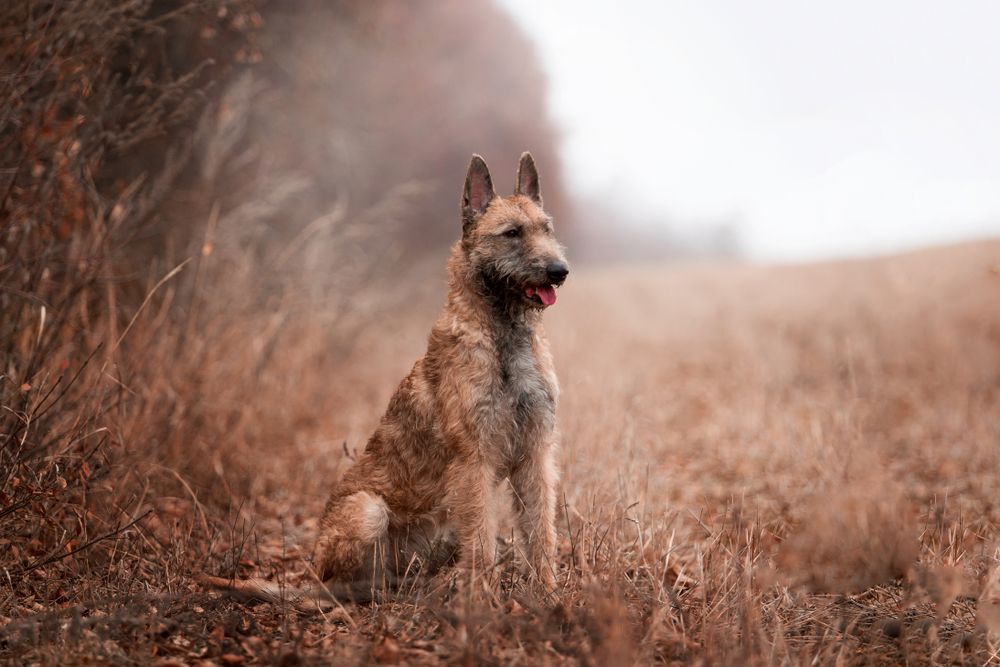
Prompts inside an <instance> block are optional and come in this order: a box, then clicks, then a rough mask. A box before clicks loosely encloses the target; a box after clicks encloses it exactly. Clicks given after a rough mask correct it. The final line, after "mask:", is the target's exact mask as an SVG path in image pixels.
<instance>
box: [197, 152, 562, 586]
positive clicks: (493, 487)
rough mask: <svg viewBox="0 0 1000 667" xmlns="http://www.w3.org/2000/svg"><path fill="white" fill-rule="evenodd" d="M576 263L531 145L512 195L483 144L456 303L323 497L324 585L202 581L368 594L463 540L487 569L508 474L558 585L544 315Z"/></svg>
mask: <svg viewBox="0 0 1000 667" xmlns="http://www.w3.org/2000/svg"><path fill="white" fill-rule="evenodd" d="M568 273H569V268H568V267H567V265H566V259H565V257H564V256H563V249H562V247H561V246H560V245H559V243H558V242H557V241H556V239H555V236H554V233H553V229H552V218H551V217H550V216H549V215H547V214H546V213H545V211H544V210H542V197H541V195H540V193H539V182H538V172H537V171H536V169H535V162H534V160H533V159H532V157H531V155H530V154H528V153H524V154H523V155H522V156H521V161H520V165H519V166H518V170H517V188H516V190H515V192H514V194H513V196H510V197H498V196H497V195H496V194H495V193H494V191H493V183H492V180H491V178H490V172H489V169H488V168H487V167H486V163H485V162H484V161H483V159H482V158H481V157H480V156H478V155H474V156H473V157H472V162H471V164H470V165H469V172H468V175H467V176H466V179H465V192H464V194H463V197H462V238H461V240H459V241H458V242H457V243H456V244H455V245H454V246H453V247H452V251H451V259H450V261H449V263H448V284H449V290H448V302H447V304H445V307H444V310H443V311H442V312H441V315H440V316H439V317H438V319H437V322H436V323H435V325H434V328H433V329H432V330H431V334H430V339H429V341H428V345H427V353H426V354H425V355H424V357H423V358H422V359H420V360H419V361H417V363H416V364H415V365H414V366H413V370H411V371H410V374H409V375H407V376H406V377H405V378H404V379H403V381H402V382H401V383H400V385H399V387H398V388H397V389H396V393H395V394H394V395H393V397H392V399H391V400H390V401H389V407H388V409H387V410H386V412H385V415H384V416H383V417H382V421H381V423H380V424H379V426H378V428H377V429H376V430H375V433H374V434H372V436H371V438H370V439H369V440H368V444H367V446H366V447H365V450H364V452H363V453H362V454H361V456H360V457H359V459H358V461H357V462H356V463H355V465H354V466H353V467H352V468H350V469H349V470H348V471H347V473H346V474H345V475H344V478H343V479H342V480H341V481H340V483H339V484H338V485H337V488H336V490H335V491H334V492H333V494H332V495H331V496H330V500H329V501H328V502H327V505H326V511H325V512H324V514H323V518H322V521H321V523H320V534H319V537H318V539H317V542H316V551H315V563H316V567H317V570H318V573H319V577H320V578H321V579H322V580H323V581H324V583H326V584H327V586H325V587H323V588H322V589H321V590H320V589H317V590H313V589H306V590H298V591H293V590H281V591H279V590H278V589H277V588H276V587H275V586H274V585H273V584H271V583H268V582H265V581H262V580H257V579H254V580H245V581H241V582H235V583H229V582H227V581H226V580H223V579H218V578H215V577H202V581H204V582H205V583H208V584H210V585H213V586H222V587H225V588H231V589H235V590H238V591H241V592H243V593H245V594H248V595H250V596H252V597H259V598H263V599H269V600H277V599H282V598H283V599H290V598H291V599H294V598H309V599H317V598H327V597H329V596H331V595H332V596H334V597H337V596H350V597H354V598H356V599H361V598H364V597H366V594H365V591H366V590H368V591H371V587H372V586H373V585H374V584H375V583H376V582H377V581H379V580H383V581H384V580H386V579H394V578H395V577H397V576H399V575H402V574H404V573H405V572H407V571H409V570H410V569H411V568H412V567H413V565H414V563H415V562H419V566H420V568H421V569H422V571H423V572H425V573H426V572H428V571H433V570H435V569H437V568H438V567H440V566H441V565H443V564H446V563H448V562H450V561H452V560H454V556H455V555H456V547H457V553H458V554H460V557H461V562H462V563H463V564H464V566H465V567H466V568H467V570H468V571H470V572H473V573H475V572H478V573H484V572H486V571H487V570H489V568H490V567H491V566H492V565H493V563H494V560H495V558H496V555H497V554H496V545H497V519H498V514H499V509H500V504H499V503H500V501H501V499H502V498H504V497H509V496H507V494H506V493H504V492H502V488H501V485H502V484H504V483H505V482H506V481H507V480H509V481H510V485H511V488H512V491H513V494H512V496H513V498H514V509H515V514H516V516H517V519H518V524H519V526H520V529H521V533H522V537H523V539H524V540H525V544H526V547H527V548H526V549H525V553H526V555H527V557H528V561H529V564H530V566H531V568H532V571H533V573H534V575H535V576H536V577H537V579H538V580H539V581H540V582H541V583H542V584H544V585H545V586H546V587H547V588H551V587H552V586H553V585H554V582H555V572H554V563H553V557H554V552H555V542H556V530H555V503H556V483H557V480H558V471H557V468H556V451H557V447H558V431H557V428H556V400H557V398H558V395H559V387H558V384H557V382H556V375H555V370H554V369H553V366H552V357H551V355H550V354H549V345H548V341H547V340H546V338H545V332H544V331H543V329H542V323H541V320H542V311H543V310H544V309H545V308H546V307H548V306H551V305H552V304H554V303H555V302H556V287H557V286H559V285H561V284H562V283H563V281H564V280H565V279H566V276H567V274H568ZM456 535H457V544H456V543H455V541H454V539H453V536H456Z"/></svg>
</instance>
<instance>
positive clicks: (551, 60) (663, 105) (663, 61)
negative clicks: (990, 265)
mask: <svg viewBox="0 0 1000 667" xmlns="http://www.w3.org/2000/svg"><path fill="white" fill-rule="evenodd" d="M501 4H502V5H503V6H504V7H506V8H507V9H508V10H509V11H510V12H511V13H512V14H513V15H514V16H515V18H516V20H517V21H518V22H519V23H520V24H521V25H522V26H523V28H524V29H525V30H526V31H527V32H528V34H529V35H530V36H531V37H532V38H533V40H534V42H535V44H536V46H537V49H538V52H539V56H540V57H541V60H542V64H543V69H544V70H545V71H546V73H547V75H548V77H549V84H550V87H549V96H550V97H549V104H550V110H551V113H552V115H553V116H554V118H555V120H556V122H557V124H558V125H559V126H560V128H561V130H562V140H561V152H560V155H561V158H562V161H563V166H564V174H565V178H566V180H567V185H568V187H569V189H570V191H571V192H573V193H574V194H576V195H578V196H579V197H580V198H581V199H584V200H587V199H589V200H592V201H599V202H600V203H601V204H602V205H603V206H605V207H610V208H611V209H612V210H614V211H616V212H617V213H618V215H620V216H621V219H622V220H632V221H640V222H641V224H644V225H647V226H652V227H653V228H658V227H659V226H662V227H664V228H667V227H669V228H670V229H673V230H677V231H680V232H682V233H691V234H696V235H697V234H703V233H705V230H706V229H708V228H711V227H714V226H717V225H731V226H732V227H733V228H734V231H735V233H736V236H737V238H738V239H739V242H740V246H741V248H742V250H743V252H745V253H746V254H747V255H748V256H749V257H751V258H754V259H758V260H782V261H784V260H809V259H817V258H827V257H837V256H857V255H869V254H877V253H883V252H894V251H899V250H905V249H908V248H912V247H917V246H922V245H929V244H936V243H948V242H955V241H960V240H964V239H970V238H979V237H984V236H995V235H997V234H998V233H1000V187H998V183H1000V157H998V156H1000V125H998V124H997V122H996V119H997V118H1000V86H998V85H997V82H998V81H1000V48H998V46H997V42H996V28H997V26H998V25H1000V4H996V3H994V2H988V1H985V0H983V1H973V2H959V3H948V4H941V3H934V2H927V1H921V2H905V1H903V0H891V1H885V2H881V3H877V4H873V3H867V2H860V1H858V0H848V1H845V2H839V3H833V4H828V5H822V6H821V5H818V4H815V3H797V2H792V1H790V0H788V1H782V0H767V1H765V2H756V3H741V2H735V1H734V2H694V1H691V2H629V3H616V4H609V3H598V2H579V1H573V0H550V1H549V2H545V3H535V2H531V1H530V0H502V2H501Z"/></svg>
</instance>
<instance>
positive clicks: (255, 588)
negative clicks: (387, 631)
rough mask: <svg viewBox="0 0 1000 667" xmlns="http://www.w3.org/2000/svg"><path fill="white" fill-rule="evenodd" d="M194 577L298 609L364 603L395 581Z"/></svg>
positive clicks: (239, 594) (208, 584) (242, 596)
mask: <svg viewBox="0 0 1000 667" xmlns="http://www.w3.org/2000/svg"><path fill="white" fill-rule="evenodd" d="M195 580H196V581H197V582H198V583H200V584H201V585H203V586H206V587H208V588H214V589H216V590H222V591H227V592H229V593H232V594H233V595H234V596H235V597H237V598H239V599H242V600H246V601H250V600H260V601H263V602H272V603H284V604H290V605H292V606H294V607H297V608H299V609H309V608H312V609H315V608H317V607H318V608H320V609H329V608H332V607H336V606H339V605H341V604H342V603H345V602H355V603H360V604H364V603H367V602H371V601H372V600H375V599H377V598H378V597H379V595H380V594H381V593H382V592H383V591H384V590H386V589H387V588H388V587H393V586H395V585H396V583H397V582H396V581H395V580H396V577H391V578H390V579H386V580H385V581H377V582H376V581H372V580H365V581H336V582H326V583H315V584H311V585H307V586H300V587H291V586H284V585H282V584H280V583H278V582H276V581H270V580H268V579H260V578H258V577H252V578H250V579H226V578H224V577H213V576H211V575H208V574H200V575H198V576H197V577H195Z"/></svg>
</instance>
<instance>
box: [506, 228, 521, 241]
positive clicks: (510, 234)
mask: <svg viewBox="0 0 1000 667" xmlns="http://www.w3.org/2000/svg"><path fill="white" fill-rule="evenodd" d="M503 235H504V236H506V237H507V238H509V239H516V238H517V237H519V236H520V235H521V228H520V227H513V228H511V229H508V230H507V231H505V232H504V233H503Z"/></svg>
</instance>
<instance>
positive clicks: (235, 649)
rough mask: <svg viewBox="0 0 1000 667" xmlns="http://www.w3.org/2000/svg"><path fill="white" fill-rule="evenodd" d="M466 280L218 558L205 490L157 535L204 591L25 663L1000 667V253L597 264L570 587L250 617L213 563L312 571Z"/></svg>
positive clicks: (581, 335)
mask: <svg viewBox="0 0 1000 667" xmlns="http://www.w3.org/2000/svg"><path fill="white" fill-rule="evenodd" d="M437 287H438V285H433V284H432V285H428V286H427V287H426V290H425V291H426V297H425V298H422V299H419V300H417V303H419V304H421V305H419V306H415V307H413V308H412V309H410V310H408V311H405V312H404V311H400V312H398V313H397V314H396V315H394V316H392V317H390V318H386V319H384V321H383V322H381V324H380V325H379V326H375V327H369V328H368V329H366V330H365V331H363V332H361V333H360V334H359V339H358V341H357V345H356V349H355V350H354V351H353V352H352V354H351V356H350V362H349V363H348V364H346V365H345V367H344V372H343V374H342V375H340V376H338V377H331V378H326V379H325V383H324V384H325V387H326V390H327V391H328V394H329V395H328V397H327V398H326V399H325V400H324V401H323V403H324V404H326V405H332V406H334V409H332V410H329V411H327V412H324V414H320V415H316V416H315V417H314V421H312V422H310V423H308V424H305V425H304V426H303V428H302V429H301V430H300V431H299V432H295V433H289V434H287V437H284V438H277V439H275V440H274V441H273V442H272V443H271V445H270V446H269V447H267V448H266V449H260V450H258V451H256V452H253V453H252V456H253V460H252V461H250V462H249V465H250V467H251V468H254V467H255V466H256V467H257V468H259V470H260V475H259V479H256V478H255V479H251V480H248V481H246V482H245V483H246V484H247V488H248V490H249V491H248V492H247V493H246V494H244V497H246V498H247V500H246V501H245V502H243V504H241V505H240V506H236V507H233V508H231V510H230V511H229V512H228V514H227V515H226V517H225V518H224V522H225V523H226V525H228V529H227V530H225V531H222V532H221V533H218V537H217V539H216V540H215V541H214V542H213V543H211V544H207V545H203V544H200V543H196V542H194V541H190V542H185V541H184V540H183V539H180V538H179V537H178V534H177V532H176V531H177V530H178V528H177V526H180V525H183V523H184V522H183V520H182V519H183V517H188V518H191V520H192V521H193V522H194V523H198V522H200V521H205V522H214V521H216V520H218V519H219V517H218V516H217V515H218V513H217V512H216V513H215V514H212V513H213V512H214V510H212V509H207V510H206V509H204V508H203V507H202V505H201V503H200V502H196V501H195V500H192V497H193V498H197V497H198V494H197V493H194V494H193V496H192V495H189V494H178V496H177V497H176V498H169V497H167V498H159V499H157V500H156V501H155V506H156V510H157V511H156V513H155V515H154V516H152V517H150V519H149V520H148V523H147V524H145V525H146V527H147V529H148V533H149V535H150V536H151V538H150V539H159V540H161V541H166V542H169V541H171V540H173V541H174V542H176V544H178V545H182V546H183V548H184V549H190V550H197V549H200V548H204V549H205V550H206V551H205V553H204V554H197V555H194V554H192V553H186V554H179V555H178V563H183V565H178V568H180V572H179V574H178V576H177V578H175V579H171V581H173V582H176V583H174V584H172V585H171V586H169V587H167V589H166V590H154V589H150V590H149V591H148V595H147V596H146V597H138V598H135V601H134V602H132V603H130V604H128V605H123V606H118V607H114V608H107V607H101V606H100V605H97V604H95V605H92V606H87V605H79V604H76V605H73V606H72V607H70V608H66V609H61V610H53V609H52V608H51V607H46V608H45V611H44V612H41V611H39V612H37V613H36V614H35V615H28V614H27V613H26V614H25V615H24V616H22V617H20V618H14V619H7V621H8V624H7V626H6V627H5V628H3V629H2V630H0V656H4V657H5V659H7V660H9V661H11V663H18V662H39V663H47V664H57V663H60V664H66V663H72V662H81V663H82V662H88V661H90V660H96V661H98V662H116V663H117V662H122V663H139V664H141V663H150V662H151V663H158V664H161V665H168V664H189V663H197V662H199V661H209V662H213V663H216V664H230V665H237V664H244V663H246V664H259V663H265V664H268V663H280V664H327V663H329V664H365V663H369V662H383V663H399V664H432V663H440V662H446V663H461V664H591V665H608V664H632V663H643V664H645V663H657V662H666V663H678V664H680V663H700V664H773V663H790V664H871V663H877V664H882V663H884V664H900V663H904V662H905V663H907V664H940V663H948V662H951V663H958V664H986V663H988V662H990V661H996V660H997V656H998V655H1000V635H997V634H995V633H997V632H1000V532H998V521H1000V503H998V498H1000V242H997V241H991V242H981V243H975V244H967V245H962V246H955V247H947V248H938V249H930V250H924V251H919V252H914V253H910V254H905V255H900V256H893V257H887V258H878V259H871V260H859V261H844V262H835V263H824V264H815V265H805V266H754V265H670V266H642V267H607V268H596V267H579V268H577V269H575V270H574V271H573V273H572V275H571V276H570V278H569V280H568V282H567V284H566V285H565V287H563V288H562V289H561V290H560V292H559V300H558V303H557V304H556V305H555V306H554V307H553V308H552V309H551V310H550V311H549V312H548V313H546V323H547V324H546V326H547V328H548V331H549V335H550V338H551V340H552V347H553V352H554V355H555V357H556V362H557V366H558V370H559V376H560V381H561V385H562V390H563V394H562V399H561V404H560V408H559V415H560V423H561V428H562V433H563V449H562V466H563V471H564V475H563V481H562V492H561V501H560V523H559V532H560V548H559V561H560V563H559V569H560V577H559V590H558V591H557V592H556V593H555V594H554V595H552V596H550V597H548V598H545V597H539V596H538V595H536V594H535V593H534V592H532V591H531V590H530V588H529V587H528V586H527V585H526V584H525V582H524V581H523V580H522V579H521V576H520V574H519V571H518V570H517V568H516V567H514V566H512V567H510V568H509V569H508V571H506V572H505V573H503V575H502V576H501V577H500V583H499V585H498V588H497V592H496V594H495V597H494V598H493V599H489V600H485V601H483V600H480V601H477V602H474V601H471V600H470V599H469V598H466V597H464V596H463V595H462V594H454V593H450V592H449V591H448V590H447V588H446V587H445V586H444V585H443V584H442V581H441V580H433V581H430V582H425V581H414V582H410V583H408V584H407V586H408V588H407V590H406V591H404V592H399V591H397V592H393V593H387V594H386V595H385V596H383V597H380V598H379V599H377V600H376V602H374V603H372V604H366V605H355V604H348V605H345V606H343V607H340V608H334V609H332V610H331V609H327V610H324V611H310V610H307V609H299V608H296V607H295V606H293V605H290V604H267V603H245V602H241V601H236V600H233V599H231V598H230V597H228V596H225V595H221V594H219V593H217V592H214V591H208V590H205V589H203V588H202V587H200V586H199V585H198V584H196V583H195V582H194V581H193V580H192V579H191V575H192V574H194V573H195V571H196V570H198V569H204V570H208V571H212V573H213V574H224V575H228V574H232V573H234V572H235V573H236V574H238V575H239V576H248V575H257V576H265V577H270V578H275V579H279V580H281V581H284V582H286V583H288V584H289V585H294V584H297V583H300V582H302V581H307V580H308V574H307V572H308V563H307V558H308V555H309V553H310V550H311V547H312V542H311V540H312V538H313V531H314V529H315V525H316V518H317V516H318V514H319V513H320V511H321V509H322V504H323V501H324V499H325V493H326V491H327V489H329V487H330V485H331V484H332V483H334V481H335V479H336V476H337V475H338V474H339V472H340V471H342V469H343V467H344V466H346V465H349V458H350V455H351V452H352V451H353V450H357V449H360V448H362V447H363V446H364V442H365V439H366V437H367V435H368V433H369V432H370V431H371V429H372V428H373V426H374V424H375V423H376V422H377V419H378V417H379V415H380V412H381V410H382V409H383V408H384V406H385V403H386V402H387V400H388V397H389V396H390V394H391V392H392V391H393V389H394V387H395V384H396V382H398V380H399V379H400V378H401V377H402V376H403V375H404V374H405V372H406V370H407V369H408V368H409V365H410V364H411V363H412V361H413V360H414V359H415V358H416V357H417V356H419V355H420V354H421V352H422V347H423V344H424V341H425V337H426V333H427V331H428V330H429V327H430V324H431V322H432V321H433V317H434V314H435V310H436V305H437V303H438V302H439V299H440V298H441V296H440V294H441V293H443V288H442V289H441V290H440V291H439V290H438V289H437ZM209 465H213V464H212V463H211V462H209ZM214 465H216V466H217V467H220V466H224V463H223V462H221V460H219V461H216V462H215V463H214ZM220 477H221V478H225V477H226V470H224V469H222V470H220ZM237 495H239V494H237ZM199 512H208V513H209V516H207V517H205V516H201V517H199ZM172 517H173V518H175V519H176V521H173V519H172ZM192 517H193V518H192ZM179 548H181V547H180V546H179ZM136 567H138V566H136Z"/></svg>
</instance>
